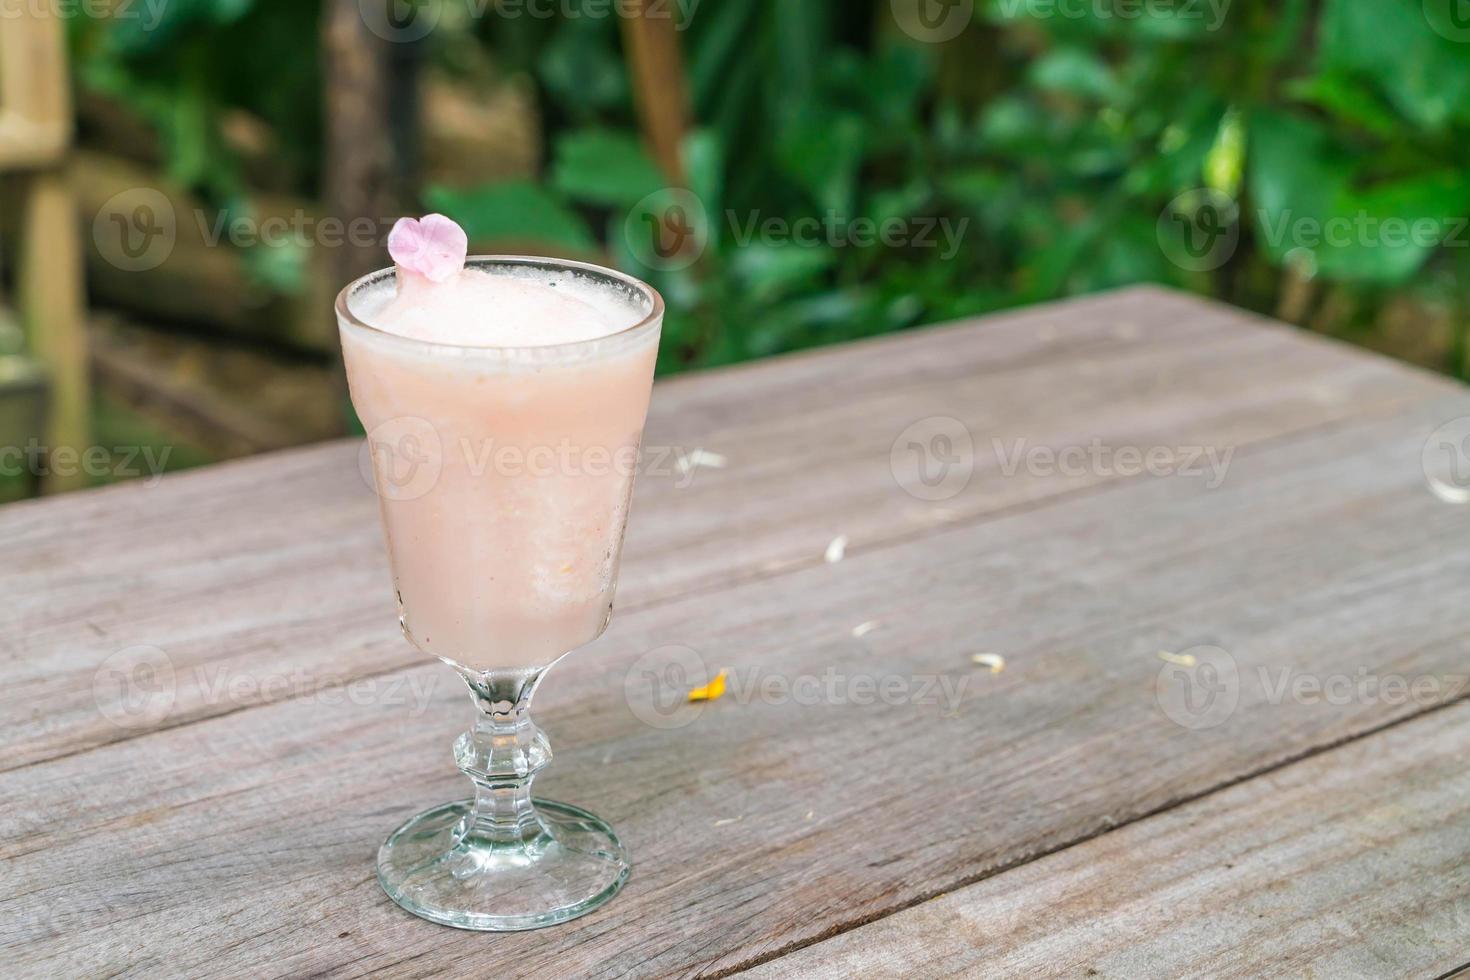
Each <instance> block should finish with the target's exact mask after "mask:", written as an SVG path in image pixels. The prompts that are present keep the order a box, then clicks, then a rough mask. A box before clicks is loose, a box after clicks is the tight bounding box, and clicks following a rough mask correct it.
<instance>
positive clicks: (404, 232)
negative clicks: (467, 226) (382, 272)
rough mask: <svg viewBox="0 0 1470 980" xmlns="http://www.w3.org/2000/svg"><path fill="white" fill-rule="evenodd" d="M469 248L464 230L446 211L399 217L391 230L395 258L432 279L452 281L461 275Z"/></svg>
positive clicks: (390, 249)
mask: <svg viewBox="0 0 1470 980" xmlns="http://www.w3.org/2000/svg"><path fill="white" fill-rule="evenodd" d="M469 247H470V243H469V238H468V237H467V236H466V235H465V233H464V229H463V228H461V227H460V226H459V225H457V224H455V223H454V221H452V220H451V219H449V218H446V217H444V215H442V214H430V215H426V216H425V217H424V218H422V219H416V218H399V219H398V223H397V224H395V225H394V226H393V230H392V231H391V232H389V233H388V254H389V255H391V256H393V261H394V262H396V263H397V264H398V265H399V267H400V268H403V269H411V270H412V271H414V272H417V273H418V274H419V275H421V276H423V277H424V278H426V279H428V280H429V281H431V282H448V281H449V280H450V279H453V278H454V277H455V276H456V275H458V274H459V271H460V270H461V269H463V268H464V260H465V256H466V255H467V254H468V253H469Z"/></svg>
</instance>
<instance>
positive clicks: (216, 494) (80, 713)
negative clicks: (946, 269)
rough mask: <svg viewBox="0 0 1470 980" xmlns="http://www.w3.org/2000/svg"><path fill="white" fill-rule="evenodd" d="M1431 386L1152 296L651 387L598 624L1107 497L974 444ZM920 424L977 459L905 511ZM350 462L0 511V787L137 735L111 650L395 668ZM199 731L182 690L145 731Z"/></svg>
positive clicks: (393, 640) (1122, 440) (1352, 411)
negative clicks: (619, 569) (836, 545)
mask: <svg viewBox="0 0 1470 980" xmlns="http://www.w3.org/2000/svg"><path fill="white" fill-rule="evenodd" d="M1450 390H1454V386H1451V385H1449V384H1448V383H1444V382H1441V381H1438V380H1429V376H1428V375H1422V374H1420V373H1418V372H1413V371H1410V370H1407V369H1404V368H1401V367H1399V366H1397V365H1393V364H1391V363H1390V362H1388V361H1384V360H1380V359H1376V358H1366V357H1363V356H1362V355H1359V354H1357V353H1354V352H1351V351H1349V350H1347V349H1346V348H1342V347H1338V346H1336V345H1327V344H1321V343H1314V342H1306V343H1304V342H1302V341H1301V340H1300V339H1299V338H1298V335H1297V334H1296V333H1293V332H1289V331H1284V330H1280V329H1276V328H1264V329H1263V328H1261V327H1258V326H1255V325H1253V323H1252V322H1251V321H1249V320H1247V319H1245V318H1242V317H1240V316H1239V315H1238V314H1234V313H1231V312H1229V311H1226V310H1224V309H1223V308H1218V307H1210V306H1206V305H1203V304H1200V303H1198V302H1195V301H1192V300H1189V299H1187V298H1184V297H1181V296H1178V295H1177V294H1169V293H1162V292H1159V291H1156V290H1130V291H1127V292H1124V293H1120V294H1115V295H1111V296H1106V297H1102V298H1099V299H1093V300H1090V301H1087V302H1084V303H1064V304H1058V305H1056V306H1053V307H1050V308H1045V309H1040V310H1035V311H1030V312H1027V313H1023V314H1018V315H1011V316H1005V317H999V318H989V319H986V320H982V321H980V322H979V323H977V324H973V325H970V326H965V327H958V328H946V329H940V330H934V331H925V332H922V333H917V334H913V335H909V336H906V337H900V338H893V339H888V340H884V341H881V342H874V343H869V344H862V345H857V346H856V347H853V348H842V349H839V350H836V351H832V352H825V353H821V354H818V355H805V356H799V357H793V358H785V359H779V360H778V361H776V362H774V363H771V364H767V365H762V366H758V367H750V368H741V369H737V370H734V371H728V372H719V373H715V374H711V375H704V376H700V377H697V378H692V379H687V380H684V379H680V380H676V381H674V382H673V383H670V384H666V385H662V386H661V387H660V389H659V391H658V393H657V395H656V397H655V399H654V405H655V407H654V417H653V418H652V420H651V422H650V426H649V437H648V446H649V448H650V453H649V456H650V463H653V462H654V461H655V457H661V461H660V462H658V463H657V468H656V469H655V470H653V471H650V472H649V473H647V474H645V476H644V478H643V479H642V480H641V481H640V484H639V490H638V501H637V503H636V505H635V509H634V513H635V517H634V519H633V524H632V528H631V530H630V534H629V542H628V550H627V556H626V560H625V563H624V571H623V582H622V586H621V599H620V603H621V605H622V608H623V609H624V610H628V609H632V608H638V607H640V606H644V605H649V604H653V603H657V602H664V601H668V600H669V599H672V598H674V597H677V596H679V595H684V594H688V593H691V592H699V591H708V590H712V589H717V588H720V587H722V586H724V585H728V584H729V583H731V582H737V581H743V580H747V579H750V578H758V577H761V576H766V575H772V574H777V573H779V572H781V571H785V570H795V569H799V568H802V567H809V566H812V565H819V564H821V561H822V555H823V552H824V550H825V549H826V547H827V544H828V543H829V542H830V541H831V540H833V539H834V538H835V537H837V536H839V535H847V536H848V537H849V538H850V541H851V547H852V549H853V550H854V551H855V552H856V551H860V550H862V549H865V548H875V547H880V546H882V545H884V544H885V543H888V542H894V541H900V540H904V539H907V538H910V537H913V536H914V535H919V534H931V533H936V532H938V531H941V530H943V529H944V528H946V527H950V526H961V525H963V524H964V523H966V522H967V521H971V520H976V519H981V518H984V517H986V516H988V515H994V514H1001V513H1005V512H1007V511H1008V510H1012V509H1015V508H1018V507H1033V506H1037V505H1039V504H1040V503H1041V502H1043V501H1045V500H1048V499H1053V498H1055V497H1057V496H1059V495H1064V494H1069V493H1080V492H1083V491H1085V490H1087V489H1088V488H1089V487H1093V486H1096V485H1098V484H1100V483H1104V482H1107V481H1108V480H1110V479H1112V477H1111V476H1109V475H1107V474H1104V473H1100V472H1085V473H1082V474H1080V475H1067V474H1064V473H1060V472H1051V473H1031V472H1028V471H1027V470H1025V469H1021V470H1019V471H1017V472H1016V473H1015V474H1014V475H1011V476H1007V475H1005V473H1004V472H1002V471H1001V470H1000V460H999V459H998V458H997V457H996V455H995V453H994V451H993V450H992V448H991V447H990V446H989V443H990V442H991V440H992V439H1000V440H1001V441H1002V442H1003V443H1004V444H1007V445H1009V444H1010V443H1011V442H1012V441H1013V440H1014V439H1016V438H1022V437H1024V438H1026V439H1029V440H1030V441H1031V442H1032V443H1034V444H1035V445H1038V446H1066V445H1079V446H1086V445H1088V444H1089V443H1090V442H1091V441H1092V440H1093V439H1101V440H1104V441H1106V442H1108V443H1109V444H1111V445H1117V446H1123V445H1133V446H1152V445H1159V444H1162V445H1180V444H1182V443H1194V444H1198V445H1201V446H1210V447H1221V448H1231V447H1235V448H1240V447H1249V446H1251V445H1255V444H1261V443H1268V442H1270V441H1271V440H1276V439H1282V438H1287V437H1297V436H1300V435H1302V434H1304V433H1311V432H1312V431H1314V430H1316V429H1317V428H1319V427H1322V426H1329V425H1333V424H1337V423H1338V422H1340V421H1341V420H1343V419H1346V418H1352V417H1355V416H1360V415H1364V414H1368V415H1371V414H1374V413H1390V414H1391V413H1393V412H1395V411H1397V410H1398V407H1399V406H1401V405H1404V404H1407V403H1410V402H1413V401H1417V400H1419V399H1421V398H1422V397H1424V394H1425V392H1434V391H1450ZM854 391H861V392H862V393H863V398H862V400H861V401H860V402H855V401H853V400H852V399H851V398H850V393H851V392H854ZM1042 393H1045V397H1042ZM931 416H950V417H955V418H957V419H958V420H959V421H961V422H962V423H963V424H964V425H965V426H967V427H968V428H969V430H970V431H972V432H973V433H974V440H975V442H976V445H977V452H976V459H975V466H976V471H977V472H976V475H975V476H974V478H973V479H972V480H971V481H970V483H969V485H967V486H966V487H965V489H964V490H963V492H961V493H959V494H957V495H956V496H955V497H953V498H952V499H949V500H941V501H927V500H922V499H918V498H916V497H913V496H911V495H909V494H908V493H905V492H904V491H903V490H901V489H900V488H899V487H898V485H897V483H896V482H895V478H894V474H893V470H892V468H891V460H890V451H891V448H892V445H893V443H894V442H895V440H897V439H898V438H899V436H900V434H901V433H902V432H904V430H905V429H906V428H907V427H909V426H910V425H912V424H913V423H914V422H915V421H917V420H921V419H924V418H926V417H931ZM700 446H703V447H706V448H708V449H711V450H715V451H719V452H721V453H724V454H726V455H727V456H728V457H729V460H730V462H729V465H728V466H727V468H726V469H723V470H714V469H708V470H699V471H697V472H695V473H694V474H693V476H692V482H691V483H689V484H688V485H686V480H685V477H684V476H682V475H681V474H679V472H678V471H677V470H676V469H675V468H674V467H673V466H672V458H673V455H674V453H672V452H670V451H668V450H670V449H672V448H673V447H678V448H679V449H680V450H682V451H685V452H687V451H690V450H693V449H694V448H695V447H700ZM145 462H146V460H142V461H139V465H141V464H142V463H145ZM357 464H358V459H357V446H356V445H355V444H339V445H335V446H330V447H326V448H323V449H315V450H308V451H304V452H296V453H292V454H289V455H285V456H278V457H271V458H268V459H264V460H260V461H255V462H250V463H244V464H232V465H230V466H229V467H225V468H218V469H215V470H212V471H208V472H204V473H199V474H189V475H185V476H182V477H179V478H177V479H169V480H166V481H164V483H163V484H162V485H159V486H152V487H132V488H119V489H116V490H109V491H105V492H102V493H97V494H90V495H84V496H81V497H77V498H74V499H71V500H66V501H58V502H55V503H54V504H48V506H47V509H45V510H38V509H35V508H27V507H24V506H22V507H18V508H12V509H10V510H8V511H4V512H0V534H4V535H5V536H6V539H7V540H8V541H9V542H10V543H11V546H12V549H13V551H14V553H15V554H16V555H17V558H16V560H14V561H12V562H10V563H9V564H7V566H6V567H5V568H4V569H3V570H0V587H3V589H4V591H5V594H6V595H7V597H8V604H7V606H6V608H5V609H4V610H0V615H3V616H4V617H5V618H6V623H5V625H6V627H7V628H6V629H4V630H0V635H4V636H7V637H10V638H11V639H10V640H9V641H8V642H9V643H11V644H13V645H14V647H15V649H16V656H15V670H16V671H17V674H16V676H15V677H14V678H13V683H12V684H10V685H8V686H7V687H4V688H0V703H4V704H8V705H10V706H12V707H13V708H22V709H24V710H11V711H8V712H5V713H3V714H0V719H3V720H0V734H3V736H4V737H5V738H6V740H7V745H8V746H9V752H8V753H7V757H6V758H5V759H4V760H3V761H0V766H4V767H9V766H15V765H23V764H26V763H29V762H34V761H37V760H40V759H44V758H48V757H50V756H53V755H56V754H60V753H64V752H71V751H77V750H78V749H81V748H86V747H89V746H94V745H98V744H103V743H106V742H111V741H116V740H119V739H122V738H127V737H132V736H133V735H136V734H137V733H138V730H137V729H132V728H130V729H119V728H118V727H117V726H114V725H112V724H110V723H109V722H107V720H106V719H104V718H102V717H100V716H99V715H98V713H97V712H96V710H95V705H94V703H93V700H92V697H91V693H90V687H91V682H92V677H93V675H94V674H95V672H96V671H97V669H98V667H99V665H100V664H101V663H102V662H103V661H104V660H105V658H106V657H108V656H110V655H111V654H112V653H114V652H115V651H117V650H118V649H119V648H120V646H119V639H120V638H126V641H127V642H126V643H124V644H123V645H124V646H125V645H135V644H153V645H159V646H164V647H166V648H168V649H169V650H170V652H171V655H172V656H174V657H176V658H180V665H181V666H183V667H194V666H200V665H206V664H228V665H231V666H236V667H240V668H242V669H245V668H248V669H252V670H261V671H277V672H289V670H290V669H291V668H292V666H293V665H294V664H295V663H296V662H297V660H298V658H299V656H300V650H301V649H302V648H303V647H306V648H310V649H313V650H315V651H318V654H317V656H318V657H320V658H323V659H322V660H319V664H320V665H321V667H322V668H323V669H324V670H325V669H328V668H330V669H331V670H332V671H335V672H337V673H338V674H340V675H341V676H343V677H349V678H350V677H353V676H358V675H365V674H373V673H381V672H383V671H386V670H392V669H396V668H398V667H401V666H404V665H406V664H411V663H412V662H413V658H414V656H415V654H414V653H413V652H412V651H411V650H410V649H409V648H407V646H406V645H405V644H403V643H402V642H401V640H399V638H397V637H395V636H393V635H391V633H389V632H385V631H384V630H383V629H382V628H381V624H382V623H383V622H384V621H385V620H391V617H392V615H393V613H392V598H391V594H390V592H389V589H388V585H387V583H388V576H387V572H386V570H385V567H384V560H383V557H382V545H381V538H380V535H379V531H378V527H377V515H376V502H375V500H374V498H373V497H372V496H371V493H370V492H369V491H368V489H367V486H366V484H365V483H364V482H363V480H362V479H361V477H360V475H359V473H358V470H357ZM225 514H228V515H230V516H229V519H222V517H221V515H225ZM83 543H85V544H83ZM220 710H222V708H221V706H220V705H219V704H217V703H213V704H212V703H208V702H204V701H198V700H193V699H192V698H191V696H190V695H189V694H188V692H182V693H181V697H180V699H179V701H178V702H177V703H176V704H175V705H174V709H173V711H172V712H171V713H170V714H169V715H168V716H167V717H166V718H164V719H160V722H159V723H160V724H162V725H172V724H182V723H186V722H189V721H195V720H198V719H201V718H204V717H208V716H209V715H211V714H214V713H217V712H219V711H220Z"/></svg>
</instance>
